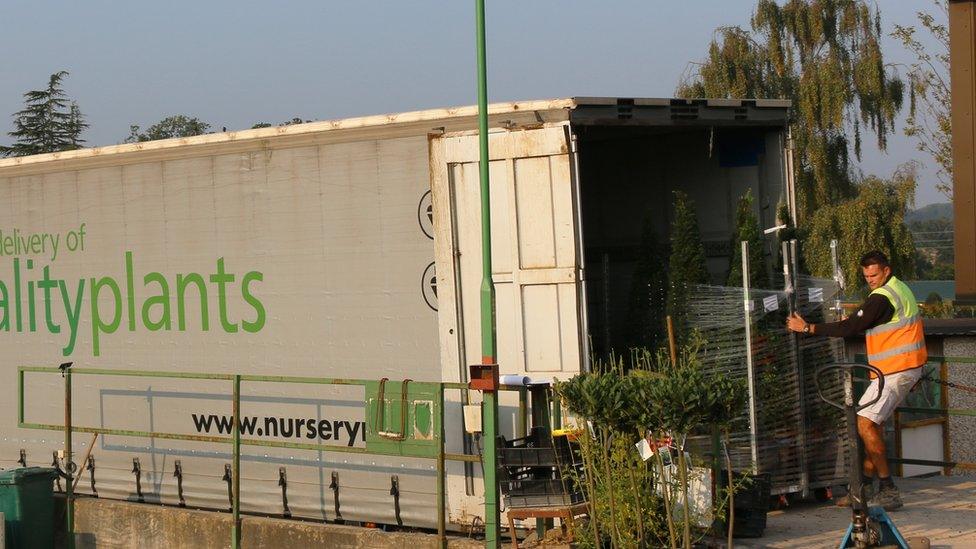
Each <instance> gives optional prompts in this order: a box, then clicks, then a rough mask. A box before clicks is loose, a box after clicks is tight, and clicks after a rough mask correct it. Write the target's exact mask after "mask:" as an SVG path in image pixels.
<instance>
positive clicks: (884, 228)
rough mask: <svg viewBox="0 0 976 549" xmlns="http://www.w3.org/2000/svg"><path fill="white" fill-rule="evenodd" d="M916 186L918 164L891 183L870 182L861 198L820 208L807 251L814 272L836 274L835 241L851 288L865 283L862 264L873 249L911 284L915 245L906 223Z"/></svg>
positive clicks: (870, 179) (862, 188)
mask: <svg viewBox="0 0 976 549" xmlns="http://www.w3.org/2000/svg"><path fill="white" fill-rule="evenodd" d="M915 186H916V181H915V169H914V166H912V165H905V166H902V167H901V168H899V170H898V171H897V172H895V174H894V176H893V177H892V178H891V179H890V180H888V181H884V180H881V179H878V178H876V177H868V178H867V179H865V180H864V181H863V182H862V183H860V184H859V192H858V195H857V197H856V198H853V199H850V200H846V201H844V202H841V203H839V204H836V205H834V206H825V207H823V208H821V209H820V211H818V212H817V213H816V214H815V215H814V216H813V219H812V220H811V222H810V224H809V226H810V235H809V238H808V239H807V242H806V246H805V247H804V249H803V256H804V259H805V260H806V265H807V266H808V267H809V268H810V272H811V274H813V275H814V276H821V277H825V278H830V277H831V276H832V274H833V266H832V265H831V259H830V241H831V239H837V240H838V243H839V246H838V248H839V253H840V258H839V262H840V265H841V269H842V271H843V273H844V280H846V281H847V284H848V288H850V289H853V288H854V287H855V285H856V284H857V282H856V281H859V280H863V279H862V277H861V267H860V265H859V262H860V258H861V255H862V254H864V253H865V252H867V251H870V250H880V251H882V252H884V253H885V255H887V256H888V260H889V261H890V262H891V268H892V271H893V272H894V273H895V275H896V276H898V277H899V278H901V279H905V280H910V279H911V278H912V277H913V276H914V274H915V244H914V240H913V238H912V233H911V232H910V231H909V230H908V227H907V226H906V225H905V222H904V221H905V213H906V211H907V210H908V208H909V207H911V205H912V202H913V201H914V198H915Z"/></svg>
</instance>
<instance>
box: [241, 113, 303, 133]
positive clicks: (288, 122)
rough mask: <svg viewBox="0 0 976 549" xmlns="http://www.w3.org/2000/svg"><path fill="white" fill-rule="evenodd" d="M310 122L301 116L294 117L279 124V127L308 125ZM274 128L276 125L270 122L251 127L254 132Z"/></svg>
mask: <svg viewBox="0 0 976 549" xmlns="http://www.w3.org/2000/svg"><path fill="white" fill-rule="evenodd" d="M309 122H311V120H305V119H303V118H302V117H300V116H293V117H292V118H291V120H285V121H284V122H282V123H281V124H278V125H279V126H294V125H295V124H307V123H309ZM273 126H274V124H271V123H269V122H258V123H257V124H255V125H253V126H251V129H252V130H256V129H258V128H271V127H273Z"/></svg>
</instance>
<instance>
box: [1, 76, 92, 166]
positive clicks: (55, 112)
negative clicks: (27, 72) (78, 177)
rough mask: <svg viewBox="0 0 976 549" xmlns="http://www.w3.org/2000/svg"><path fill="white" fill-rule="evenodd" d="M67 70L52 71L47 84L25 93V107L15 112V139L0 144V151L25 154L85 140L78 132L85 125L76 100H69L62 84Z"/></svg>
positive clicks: (65, 148) (75, 146) (69, 147)
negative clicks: (2, 144)
mask: <svg viewBox="0 0 976 549" xmlns="http://www.w3.org/2000/svg"><path fill="white" fill-rule="evenodd" d="M66 76H68V72H67V71H59V72H56V73H54V74H52V75H51V77H50V79H49V80H48V85H47V88H45V89H43V90H31V91H29V92H27V93H25V94H24V103H25V107H24V109H23V110H21V111H19V112H17V113H15V114H14V128H15V129H14V131H12V132H10V133H9V135H10V136H11V137H13V138H15V139H16V141H15V142H14V144H13V145H11V146H9V147H6V146H0V155H3V156H27V155H31V154H42V153H50V152H58V151H70V150H74V149H78V148H80V147H81V146H82V144H83V143H84V142H85V141H84V140H83V139H82V138H81V134H82V133H83V132H84V131H85V129H86V128H87V127H88V124H87V123H86V122H85V117H84V115H82V114H81V109H79V108H78V104H77V103H75V102H73V101H69V100H68V99H67V97H66V95H65V93H64V90H63V89H62V87H61V82H62V80H64V78H65V77H66Z"/></svg>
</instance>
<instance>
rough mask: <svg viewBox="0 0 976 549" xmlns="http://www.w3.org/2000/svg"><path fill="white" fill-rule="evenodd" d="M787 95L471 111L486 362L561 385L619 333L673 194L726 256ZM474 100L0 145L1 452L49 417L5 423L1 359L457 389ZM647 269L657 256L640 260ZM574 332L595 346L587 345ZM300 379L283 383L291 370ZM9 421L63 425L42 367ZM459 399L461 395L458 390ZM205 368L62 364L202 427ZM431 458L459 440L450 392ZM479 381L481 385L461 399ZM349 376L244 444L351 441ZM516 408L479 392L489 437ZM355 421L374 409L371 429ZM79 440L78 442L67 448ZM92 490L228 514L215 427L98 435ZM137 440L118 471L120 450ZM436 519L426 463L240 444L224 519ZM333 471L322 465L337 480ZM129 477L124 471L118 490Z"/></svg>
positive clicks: (467, 518) (468, 342)
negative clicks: (487, 229) (486, 290)
mask: <svg viewBox="0 0 976 549" xmlns="http://www.w3.org/2000/svg"><path fill="white" fill-rule="evenodd" d="M787 108H788V103H787V102H784V101H761V100H756V101H729V100H721V101H713V100H712V101H706V100H694V101H686V100H673V99H623V98H575V99H561V100H548V101H530V102H519V103H502V104H495V105H492V106H491V107H490V108H489V112H490V116H489V123H490V127H491V130H490V131H491V133H490V135H489V141H490V155H491V156H490V157H491V165H490V173H491V207H492V208H491V212H492V232H493V235H492V239H493V240H492V242H493V247H492V262H493V269H494V284H495V291H496V296H497V313H496V318H497V333H498V352H497V354H498V362H499V364H500V365H501V372H502V373H503V374H524V375H528V376H531V377H533V378H540V377H541V378H566V377H569V376H572V375H573V374H574V373H577V372H579V371H580V370H581V369H585V368H586V367H587V363H588V357H589V356H590V355H591V353H594V352H597V353H599V352H604V351H606V350H609V349H610V348H623V347H624V346H626V344H627V340H626V333H627V330H626V325H625V324H626V315H625V314H624V312H625V308H626V302H627V292H628V289H629V287H630V284H629V279H630V276H631V272H632V270H633V265H634V253H633V250H634V248H635V247H636V246H637V245H638V244H639V240H640V233H641V228H642V226H643V224H644V222H645V220H648V219H650V220H651V221H652V222H653V224H654V227H655V230H656V231H657V232H658V233H659V234H660V236H661V238H662V240H663V239H664V238H666V232H667V226H668V221H669V211H670V204H671V199H670V196H671V192H672V191H673V190H676V189H682V190H685V191H686V192H687V193H688V194H689V195H690V196H691V197H692V198H693V199H694V200H695V201H696V203H697V205H698V208H699V216H700V222H701V226H702V234H703V236H704V238H705V240H706V247H707V249H708V255H709V258H708V259H709V268H710V270H711V271H712V273H713V275H714V276H715V277H716V280H718V279H719V278H720V277H722V276H724V273H725V271H726V270H727V268H728V263H729V258H730V256H731V250H730V249H729V246H728V242H729V239H730V235H731V232H732V229H733V227H734V218H733V215H734V202H735V200H736V199H737V198H738V197H739V196H740V195H742V194H743V193H744V192H745V191H746V190H747V189H751V190H752V193H753V196H755V197H757V201H756V207H757V213H758V214H759V215H760V222H761V223H762V224H763V226H766V227H768V226H772V225H774V224H775V211H776V208H777V206H778V205H779V204H780V203H783V202H788V201H789V200H790V197H791V196H792V192H790V190H789V186H790V184H789V177H788V170H787V169H786V165H787V157H788V154H787V153H788V150H787V141H786V122H787ZM476 114H477V111H476V108H474V107H463V108H456V109H440V110H429V111H421V112H412V113H404V114H395V115H382V116H370V117H364V118H352V119H346V120H337V121H325V122H314V123H308V124H301V125H294V126H287V127H280V128H264V129H256V130H246V131H239V132H225V133H216V134H208V135H202V136H197V137H191V138H185V139H171V140H165V141H157V142H147V143H135V144H126V145H118V146H110V147H101V148H95V149H82V150H78V151H71V152H63V153H56V154H46V155H39V156H33V157H23V158H10V159H3V160H0V341H2V342H3V349H4V360H3V365H2V366H0V385H2V386H3V387H6V390H7V397H6V398H4V399H2V400H0V467H2V468H10V467H15V466H17V462H18V461H19V460H20V458H21V452H20V451H21V450H23V451H24V455H25V456H26V463H27V464H29V465H50V464H51V462H52V459H53V457H52V453H53V452H55V451H57V450H58V449H59V448H60V446H61V436H62V435H61V434H60V433H58V432H54V431H39V430H30V429H23V428H19V427H18V413H19V410H18V409H17V403H18V399H17V398H16V393H17V383H18V378H17V375H18V373H17V372H18V367H20V366H57V365H58V364H60V363H62V362H67V361H71V362H73V363H74V364H75V367H93V368H105V369H116V370H122V369H138V370H156V371H167V372H209V373H222V374H230V373H242V374H258V375H283V376H284V375H288V376H309V377H337V378H358V379H379V378H383V377H387V378H390V379H391V380H393V381H399V380H402V379H405V378H410V379H413V380H418V381H450V382H458V381H460V382H464V381H466V377H467V365H468V364H469V363H478V362H480V359H481V355H480V349H479V334H480V326H479V322H480V320H479V319H480V316H479V313H478V308H479V300H478V290H479V286H480V277H481V263H480V262H481V256H480V248H479V247H480V210H479V198H478V196H479V195H478V168H477V166H478V142H477V135H476V132H475V128H476ZM662 260H663V258H662ZM590 341H592V342H593V343H592V345H593V347H592V348H591V347H590ZM296 387H297V388H296ZM24 393H25V397H24V402H25V404H24V410H23V414H24V420H25V422H28V423H47V424H54V425H59V424H61V422H62V420H63V383H62V380H61V379H60V378H59V377H57V376H52V375H44V374H36V373H28V374H26V376H25V382H24ZM454 393H457V391H455V392H454ZM229 395H230V392H229V388H228V385H227V384H226V383H225V382H218V381H209V380H193V381H192V382H190V381H186V380H165V379H164V380H154V379H146V378H131V377H130V378H125V377H112V376H82V377H79V378H78V379H76V381H75V387H74V394H73V401H74V404H73V412H74V418H73V423H74V424H75V425H88V426H95V427H99V426H100V427H103V428H111V429H120V430H139V431H151V432H172V433H185V434H211V435H218V434H220V435H224V436H226V435H227V434H229V431H230V424H231V422H230V420H229V418H230V417H231V416H230V414H231V410H230V396H229ZM447 398H448V408H447V409H448V412H447V423H446V426H445V440H446V444H447V451H449V452H455V453H461V452H464V451H467V452H475V451H477V448H476V447H475V446H473V445H472V444H471V442H470V441H469V442H468V443H467V444H466V443H465V436H464V435H463V432H464V431H463V426H462V414H461V411H460V407H459V404H460V402H459V398H460V397H459V396H458V395H457V394H453V393H448V396H447ZM473 398H476V397H473ZM363 400H364V394H363V391H362V389H361V388H348V387H342V386H337V387H330V388H323V387H322V386H316V385H301V386H296V385H293V384H275V383H264V384H260V385H257V384H254V385H248V386H246V387H245V389H244V391H243V397H242V404H241V406H242V410H241V418H242V421H245V422H249V426H248V425H245V426H244V427H243V429H244V431H245V432H244V435H245V436H248V437H251V438H261V437H264V438H266V439H268V440H285V441H288V440H303V441H305V442H309V441H311V442H322V443H324V444H332V445H339V446H362V445H363V444H364V439H365V433H366V429H367V428H368V426H367V423H368V421H367V418H366V417H365V415H364V408H363ZM515 418H516V411H515V403H514V401H513V400H512V398H511V397H506V398H504V399H503V400H502V414H501V419H500V424H501V430H502V433H503V434H506V435H508V436H511V435H512V434H513V433H514V431H515V427H514V424H515ZM369 428H372V427H369ZM91 442H92V439H91V438H90V437H89V436H87V435H84V434H76V435H75V437H74V443H73V444H74V447H73V452H74V454H75V456H76V458H75V461H76V462H79V463H80V462H81V456H84V454H85V452H87V451H88V450H89V445H90V443H91ZM92 455H93V456H94V458H95V461H94V463H95V470H94V475H91V474H89V473H85V474H86V476H85V478H84V479H83V480H82V483H81V484H80V485H79V491H81V492H82V493H85V492H91V491H92V489H91V487H90V478H91V477H92V476H94V478H95V488H94V489H95V490H97V492H98V494H99V495H100V496H102V497H112V498H121V499H143V500H145V501H158V502H162V503H168V504H178V503H179V502H180V498H179V493H178V490H177V487H176V485H177V479H175V478H174V465H175V461H176V460H179V462H180V466H181V471H182V485H183V496H184V499H185V502H186V504H187V505H189V506H196V507H205V508H217V509H220V508H226V507H227V484H226V483H225V482H224V481H223V480H222V476H223V473H224V466H225V464H226V463H229V461H230V453H229V450H228V448H227V447H226V446H222V445H207V444H203V443H198V442H188V441H177V440H167V439H161V438H156V439H144V438H136V437H126V436H118V435H112V436H104V437H101V438H99V439H98V440H97V441H96V444H95V446H94V448H92ZM135 459H138V462H135V461H134V460H135ZM283 467H284V468H286V470H287V486H286V489H287V497H288V502H289V508H290V511H291V513H292V515H294V516H302V517H311V518H320V519H321V518H325V519H329V520H332V519H335V518H337V517H336V513H335V509H336V506H335V499H336V496H337V494H338V498H339V500H340V503H341V511H340V513H341V516H342V518H343V519H345V520H352V521H369V522H376V523H386V524H395V523H396V515H395V513H396V511H395V507H394V500H393V497H392V496H391V495H390V491H391V477H392V476H394V475H396V476H397V479H398V482H399V493H400V495H399V505H400V509H401V519H402V522H403V524H405V525H412V526H422V527H433V526H435V520H436V513H435V512H434V506H435V482H434V478H435V474H436V471H435V467H434V464H433V462H431V461H429V460H421V459H413V458H391V457H381V456H373V455H362V454H349V453H339V452H320V451H311V450H291V449H280V448H262V447H246V451H245V454H244V456H243V466H242V481H241V483H242V498H243V499H242V502H243V503H242V509H243V511H244V512H255V513H268V514H280V513H281V512H282V508H283V501H282V487H281V486H280V484H279V480H280V475H281V468H283ZM448 473H449V476H448V482H447V486H448V492H447V505H448V508H449V511H450V520H451V522H452V523H454V524H464V523H470V522H471V521H472V520H473V519H474V517H477V516H480V515H481V513H482V510H481V509H482V508H481V494H482V486H481V473H480V467H478V466H477V465H475V466H473V467H472V466H468V467H467V468H465V467H464V466H463V464H460V463H458V464H456V466H453V465H452V466H450V467H449V468H448ZM334 480H335V481H336V482H335V483H334V482H333V481H334ZM137 482H138V487H137Z"/></svg>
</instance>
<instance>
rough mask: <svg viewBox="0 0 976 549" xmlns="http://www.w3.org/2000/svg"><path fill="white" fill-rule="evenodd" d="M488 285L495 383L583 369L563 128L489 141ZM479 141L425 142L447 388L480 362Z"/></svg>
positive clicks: (504, 133)
mask: <svg viewBox="0 0 976 549" xmlns="http://www.w3.org/2000/svg"><path fill="white" fill-rule="evenodd" d="M489 154H490V157H489V158H490V159H489V170H490V178H491V187H490V189H491V191H490V192H491V195H490V198H491V229H492V230H491V232H492V235H491V236H492V254H491V257H492V272H493V275H492V278H493V281H494V287H495V302H496V313H495V314H496V324H497V338H498V344H497V354H498V357H497V360H498V363H499V365H500V370H501V373H502V374H525V375H528V376H533V377H544V378H548V377H553V376H559V377H568V376H571V375H573V373H575V372H578V371H579V370H580V363H581V351H580V349H581V333H580V325H581V322H580V306H579V299H580V298H579V295H580V293H579V291H578V287H577V286H578V284H577V283H578V281H579V260H578V247H577V236H578V234H577V226H578V224H577V221H576V220H577V216H576V200H575V186H574V169H573V161H574V158H573V153H572V152H571V138H570V134H569V127H568V125H557V126H552V127H545V128H535V129H526V130H518V129H515V130H501V131H496V132H492V133H490V134H489ZM478 159H479V149H478V135H477V133H475V132H464V133H455V134H445V135H442V136H437V137H434V138H432V140H431V185H432V194H433V212H434V225H435V227H436V231H435V232H436V235H437V236H436V238H435V253H436V262H435V263H436V269H437V294H438V303H439V329H440V342H441V361H442V367H443V373H444V379H445V380H450V379H458V378H459V376H460V379H461V380H466V379H467V371H466V370H467V365H468V364H477V363H480V361H481V336H480V334H481V331H480V330H481V326H480V288H481V278H482V258H481V199H480V180H479V174H478V167H479V161H478Z"/></svg>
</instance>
